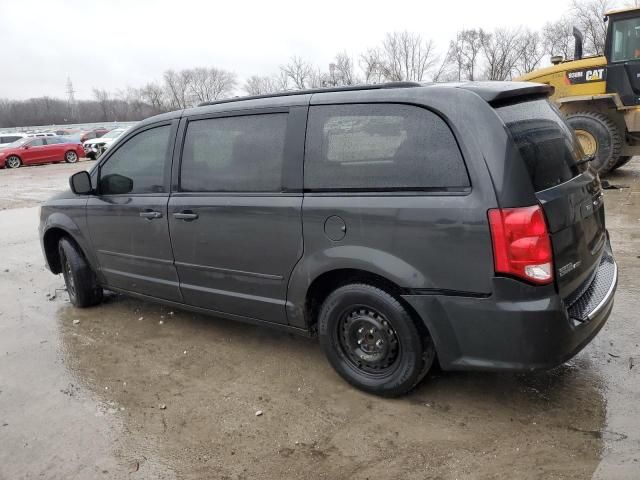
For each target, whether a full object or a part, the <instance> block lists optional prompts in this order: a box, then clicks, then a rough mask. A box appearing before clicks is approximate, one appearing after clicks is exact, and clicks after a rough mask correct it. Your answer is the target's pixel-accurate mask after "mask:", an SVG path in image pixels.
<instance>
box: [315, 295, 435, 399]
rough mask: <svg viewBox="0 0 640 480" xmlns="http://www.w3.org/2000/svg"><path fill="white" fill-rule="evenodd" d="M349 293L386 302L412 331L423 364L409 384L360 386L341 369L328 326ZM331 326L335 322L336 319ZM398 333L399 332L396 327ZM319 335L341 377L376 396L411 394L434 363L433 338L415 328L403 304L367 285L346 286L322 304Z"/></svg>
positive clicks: (394, 381) (339, 355) (419, 358)
mask: <svg viewBox="0 0 640 480" xmlns="http://www.w3.org/2000/svg"><path fill="white" fill-rule="evenodd" d="M349 293H357V294H362V295H364V296H368V297H370V298H375V299H379V300H380V301H382V302H384V303H385V304H386V305H387V306H388V307H389V308H390V309H391V310H392V311H394V313H395V314H396V318H395V319H394V320H395V321H396V322H397V321H400V322H403V323H404V324H405V325H406V326H407V329H408V331H409V332H411V333H410V335H411V336H412V337H413V339H415V340H416V341H417V343H418V345H419V350H416V351H420V354H419V355H418V356H417V358H416V359H415V360H416V361H417V362H419V363H420V365H419V367H418V368H416V369H414V370H413V373H412V374H411V375H409V377H411V378H407V381H402V380H401V379H400V380H393V379H391V380H389V381H388V382H387V384H385V385H380V386H376V387H373V386H368V385H363V384H361V383H359V382H358V380H357V379H356V378H353V377H351V376H350V375H348V374H346V373H345V371H344V370H343V368H341V362H343V361H344V360H342V358H341V356H342V355H343V354H342V353H340V352H336V351H335V349H336V348H338V347H336V346H334V342H333V340H332V337H331V336H332V331H331V328H330V327H329V325H328V323H330V322H331V320H332V319H331V317H330V316H329V315H330V313H331V311H332V310H333V309H334V308H335V307H336V306H337V305H338V304H339V303H340V302H341V301H342V299H343V295H346V294H349ZM332 323H335V320H334V322H332ZM396 331H398V329H397V328H396ZM318 332H319V335H320V343H321V345H322V348H323V350H324V352H325V354H326V355H327V358H328V359H329V361H330V363H331V364H332V366H333V367H334V369H335V370H336V371H337V372H338V373H339V374H340V376H341V377H342V378H343V379H345V380H346V381H347V382H348V383H349V384H351V385H352V386H354V387H356V388H358V389H360V390H364V391H366V392H368V393H372V394H375V395H380V396H384V397H397V396H400V395H404V394H406V393H408V392H409V391H411V390H413V389H414V388H415V387H416V386H417V385H418V384H419V383H420V382H421V381H422V380H423V379H424V377H425V376H426V375H427V373H428V372H429V370H430V368H431V366H432V365H433V362H434V360H435V347H434V345H433V341H432V339H431V337H430V336H429V335H428V334H427V335H426V336H425V335H423V334H422V333H421V331H420V329H419V328H418V327H417V325H416V321H415V320H414V319H413V317H412V316H411V315H410V313H409V312H408V311H407V309H406V308H405V307H404V306H403V305H402V303H401V302H400V301H398V299H396V298H395V297H394V296H393V295H391V294H389V293H388V292H386V291H385V290H382V289H380V288H378V287H374V286H373V285H369V284H366V283H352V284H347V285H343V286H341V287H339V288H337V289H336V290H334V291H333V292H331V293H330V294H329V296H328V297H327V298H326V299H325V301H324V302H323V304H322V306H321V308H320V312H319V314H318ZM405 347H406V345H405ZM389 383H391V384H394V383H395V385H389Z"/></svg>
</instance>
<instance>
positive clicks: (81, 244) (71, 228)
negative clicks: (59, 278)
mask: <svg viewBox="0 0 640 480" xmlns="http://www.w3.org/2000/svg"><path fill="white" fill-rule="evenodd" d="M62 237H67V238H69V239H70V240H71V241H72V242H73V243H74V244H75V245H76V246H77V247H78V249H79V250H80V252H81V253H82V255H83V256H84V258H85V259H86V260H87V262H88V263H89V265H90V267H91V268H92V269H93V271H94V272H96V274H97V275H98V277H100V270H99V269H98V268H97V267H98V264H97V261H96V259H95V257H94V256H93V255H92V254H91V249H90V248H89V246H90V242H89V239H88V238H86V237H85V236H84V234H83V233H82V230H81V229H80V228H79V227H78V225H77V224H76V223H75V222H74V221H73V219H71V218H70V217H68V216H67V215H64V214H62V213H60V212H55V213H53V214H51V215H50V216H49V217H48V218H47V220H46V222H45V224H44V225H43V227H42V240H41V242H42V250H43V253H44V257H45V261H46V263H47V266H48V267H49V270H51V272H53V273H55V274H58V273H60V272H61V271H62V267H61V265H60V254H59V252H58V242H59V241H60V239H61V238H62Z"/></svg>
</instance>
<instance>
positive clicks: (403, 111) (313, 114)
mask: <svg viewBox="0 0 640 480" xmlns="http://www.w3.org/2000/svg"><path fill="white" fill-rule="evenodd" d="M304 183H305V189H308V190H312V191H313V190H337V191H340V190H345V191H349V190H356V191H366V190H429V189H436V190H437V189H445V190H447V189H465V188H467V187H469V177H468V175H467V171H466V167H465V165H464V161H463V159H462V155H461V153H460V149H459V148H458V144H457V143H456V140H455V138H454V136H453V133H452V132H451V130H450V129H449V126H448V125H447V124H446V123H445V121H444V120H443V119H442V118H440V117H439V116H438V115H436V114H435V113H433V112H431V111H429V110H426V109H424V108H420V107H415V106H411V105H399V104H351V105H319V106H313V107H311V108H310V111H309V121H308V127H307V146H306V149H305V168H304Z"/></svg>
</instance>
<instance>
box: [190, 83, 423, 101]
mask: <svg viewBox="0 0 640 480" xmlns="http://www.w3.org/2000/svg"><path fill="white" fill-rule="evenodd" d="M421 86H422V84H421V83H418V82H387V83H374V84H368V85H349V86H345V87H327V88H311V89H307V90H289V91H286V92H277V93H267V94H264V95H251V96H246V97H233V98H225V99H224V100H215V101H213V102H202V103H200V104H198V106H199V107H205V106H207V105H218V104H220V103H230V102H239V101H241V100H256V99H259V98H272V97H288V96H291V95H307V94H310V93H326V92H350V91H354V90H380V89H383V88H409V87H421Z"/></svg>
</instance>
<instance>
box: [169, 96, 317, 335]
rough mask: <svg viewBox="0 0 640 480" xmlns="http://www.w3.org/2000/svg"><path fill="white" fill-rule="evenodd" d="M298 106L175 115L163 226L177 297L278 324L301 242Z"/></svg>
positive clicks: (301, 122) (301, 120)
mask: <svg viewBox="0 0 640 480" xmlns="http://www.w3.org/2000/svg"><path fill="white" fill-rule="evenodd" d="M306 111H307V108H306V107H292V108H288V107H284V108H276V109H259V110H253V111H247V110H244V111H242V112H237V113H235V114H234V113H230V112H224V113H217V114H210V115H200V116H194V117H188V118H186V119H184V120H183V124H182V129H181V133H180V134H179V135H180V138H183V139H184V140H183V145H182V152H181V160H180V162H179V165H180V166H179V171H178V170H177V171H176V172H175V174H174V191H173V192H172V195H171V198H170V201H169V229H170V232H171V243H172V246H173V253H174V258H175V266H176V269H177V271H178V276H179V277H180V289H181V292H182V296H183V298H184V302H185V303H187V304H189V305H193V306H196V307H201V308H206V309H208V310H212V311H217V312H222V313H228V314H234V315H240V316H243V317H248V318H253V319H258V320H263V321H268V322H274V323H283V324H286V323H287V317H286V309H285V305H286V297H287V285H288V281H289V277H290V274H291V271H292V270H293V267H294V266H295V264H296V263H297V261H298V260H299V259H300V257H301V256H302V248H303V244H302V218H301V211H302V189H301V187H302V155H303V148H304V126H305V120H306ZM176 163H177V162H176ZM296 183H297V186H298V188H295V184H296Z"/></svg>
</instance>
